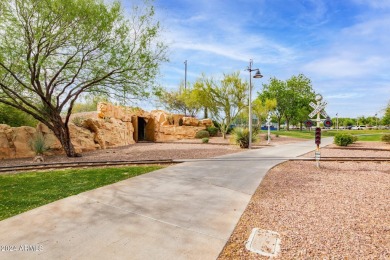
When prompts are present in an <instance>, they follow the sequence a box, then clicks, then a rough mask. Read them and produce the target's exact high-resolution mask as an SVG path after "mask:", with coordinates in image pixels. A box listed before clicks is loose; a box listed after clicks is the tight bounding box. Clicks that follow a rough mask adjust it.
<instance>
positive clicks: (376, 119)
mask: <svg viewBox="0 0 390 260" xmlns="http://www.w3.org/2000/svg"><path fill="white" fill-rule="evenodd" d="M377 115H378V113H376V114H375V121H376V129H378V118H377V117H376V116H377Z"/></svg>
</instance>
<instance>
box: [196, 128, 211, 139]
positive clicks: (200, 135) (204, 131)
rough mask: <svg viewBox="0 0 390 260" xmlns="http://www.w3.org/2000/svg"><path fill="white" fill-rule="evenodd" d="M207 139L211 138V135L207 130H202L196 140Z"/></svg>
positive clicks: (197, 134)
mask: <svg viewBox="0 0 390 260" xmlns="http://www.w3.org/2000/svg"><path fill="white" fill-rule="evenodd" d="M205 137H210V134H209V132H208V131H207V130H200V131H199V132H197V133H196V135H195V138H199V139H200V138H205Z"/></svg>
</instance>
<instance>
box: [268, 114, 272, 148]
mask: <svg viewBox="0 0 390 260" xmlns="http://www.w3.org/2000/svg"><path fill="white" fill-rule="evenodd" d="M267 125H268V141H267V144H269V142H270V141H271V130H270V128H271V114H270V113H268V117H267Z"/></svg>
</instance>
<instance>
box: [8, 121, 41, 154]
mask: <svg viewBox="0 0 390 260" xmlns="http://www.w3.org/2000/svg"><path fill="white" fill-rule="evenodd" d="M13 130H14V131H13V145H14V147H15V158H22V157H33V156H35V152H34V151H33V150H32V148H31V140H32V139H33V137H34V135H35V133H36V130H35V128H33V127H30V126H21V127H14V128H13Z"/></svg>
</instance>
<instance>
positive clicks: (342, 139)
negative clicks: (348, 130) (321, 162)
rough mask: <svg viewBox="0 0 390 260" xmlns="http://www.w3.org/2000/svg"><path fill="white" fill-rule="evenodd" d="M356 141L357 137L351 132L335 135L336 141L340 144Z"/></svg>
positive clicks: (344, 144) (345, 144)
mask: <svg viewBox="0 0 390 260" xmlns="http://www.w3.org/2000/svg"><path fill="white" fill-rule="evenodd" d="M354 142H356V137H355V136H352V135H350V134H341V133H340V134H336V135H335V136H334V143H335V144H336V145H338V146H347V145H349V144H352V143H354Z"/></svg>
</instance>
